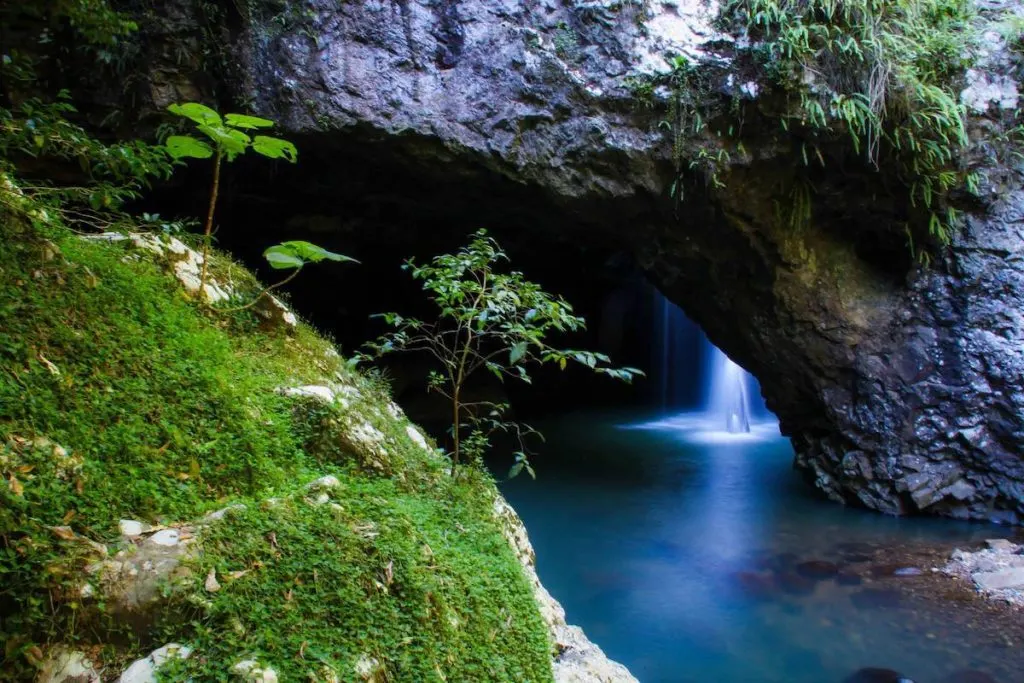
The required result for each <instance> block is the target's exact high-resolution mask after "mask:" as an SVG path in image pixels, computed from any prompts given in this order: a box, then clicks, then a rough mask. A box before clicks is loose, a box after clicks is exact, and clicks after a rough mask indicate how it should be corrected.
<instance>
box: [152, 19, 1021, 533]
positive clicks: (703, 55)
mask: <svg viewBox="0 0 1024 683" xmlns="http://www.w3.org/2000/svg"><path fill="white" fill-rule="evenodd" d="M308 4H309V6H310V7H311V8H312V10H311V11H310V12H309V13H308V14H304V15H303V16H301V17H292V18H290V19H289V20H288V21H278V22H276V23H275V22H272V21H269V20H268V17H267V16H265V14H266V13H264V15H261V16H256V15H255V14H254V15H253V16H249V17H241V18H237V17H236V18H235V24H237V26H235V31H234V38H233V40H234V43H233V45H232V48H231V51H232V54H233V55H235V56H236V57H238V59H239V60H240V63H241V70H240V71H241V73H242V75H243V79H242V81H243V85H241V86H240V87H239V90H241V92H240V93H239V94H240V95H241V96H243V97H244V98H245V99H246V100H247V101H249V102H251V103H253V106H254V108H255V110H256V111H257V112H259V113H262V114H265V115H268V116H271V117H274V118H276V119H277V120H278V121H280V122H281V123H282V124H283V125H284V127H285V128H286V129H288V130H289V131H290V132H291V133H292V134H293V135H298V136H300V139H301V140H302V141H303V143H304V144H303V154H304V155H305V156H304V160H303V164H302V165H301V166H302V167H306V168H313V169H316V171H315V173H316V175H317V177H316V179H315V181H314V180H313V179H310V182H309V183H306V184H305V185H304V186H303V187H301V188H296V187H291V188H290V189H289V190H288V193H289V197H282V199H283V200H284V199H289V198H290V199H293V200H294V199H295V198H297V197H302V196H305V197H307V198H310V199H311V200H312V198H313V197H314V196H315V197H316V201H317V202H318V203H319V204H320V205H321V206H322V205H323V202H324V196H325V192H326V193H328V196H337V198H338V201H339V203H341V204H345V205H346V206H347V209H346V213H348V214H350V215H351V213H352V211H353V207H364V208H365V206H366V202H367V201H368V200H367V197H369V196H375V197H377V198H378V199H379V200H380V202H381V203H383V204H387V205H390V206H402V207H404V209H403V210H404V211H406V212H407V215H411V214H415V213H416V212H422V211H429V212H433V213H435V214H438V215H441V216H443V217H444V219H445V220H447V221H450V222H452V223H455V224H460V225H464V226H476V225H479V224H481V223H483V224H487V221H488V220H491V219H493V220H496V221H502V220H503V221H505V222H506V223H512V224H515V225H521V226H522V230H523V231H524V232H527V231H532V232H534V233H536V234H538V235H545V236H549V237H550V236H556V237H557V238H558V239H562V240H576V241H578V242H592V243H597V242H600V243H603V244H611V245H615V246H618V247H624V248H627V249H629V250H630V251H631V252H632V253H633V254H635V256H636V258H637V260H638V262H639V263H640V264H641V265H642V266H643V267H644V268H645V269H646V270H647V271H648V273H649V274H650V276H651V277H652V279H653V280H655V282H657V283H658V284H659V286H660V287H661V289H662V290H663V291H664V292H665V293H666V295H668V296H669V297H670V298H671V299H673V300H674V301H675V302H676V303H678V304H679V305H681V306H682V307H683V308H684V309H685V311H686V312H687V314H688V315H690V316H691V317H692V318H693V319H695V320H696V321H697V322H698V323H700V324H701V325H702V326H703V327H704V328H705V330H706V331H707V332H708V334H709V336H710V337H711V339H712V341H714V342H715V344H717V345H718V346H720V347H721V348H723V349H724V350H725V351H726V352H727V353H728V354H729V355H730V356H731V357H733V358H734V359H735V360H736V361H737V362H739V363H740V364H741V365H743V366H744V367H745V368H747V369H748V370H749V371H751V372H752V373H753V374H754V375H755V376H756V377H757V378H758V380H759V381H760V383H761V386H762V389H763V391H764V394H765V397H766V399H767V402H768V405H769V407H770V408H771V409H772V410H773V411H775V412H776V414H777V415H778V416H779V418H780V421H781V425H782V429H783V431H784V433H786V434H788V435H789V436H790V437H791V438H792V440H793V444H794V446H795V449H796V452H797V457H796V462H797V464H798V465H799V466H800V467H801V468H803V469H804V470H805V471H806V472H807V473H808V474H809V476H810V477H811V478H812V479H813V481H814V482H815V484H816V485H817V486H818V487H819V488H821V489H822V490H823V491H824V492H825V493H827V494H828V495H829V497H831V498H833V499H835V500H837V501H841V502H847V503H858V504H862V505H865V506H867V507H870V508H874V509H877V510H881V511H884V512H887V513H892V514H905V513H912V512H915V511H918V510H923V511H926V512H929V513H936V514H945V515H951V516H955V517H963V518H974V519H995V520H1000V521H1007V522H1013V523H1016V522H1020V521H1021V518H1022V517H1021V516H1022V515H1024V462H1022V458H1021V448H1022V445H1024V357H1022V355H1024V338H1022V335H1024V319H1022V313H1021V311H1022V305H1024V265H1022V260H1021V254H1022V245H1024V241H1022V240H1024V236H1022V234H1021V229H1022V221H1024V189H1022V184H1021V178H1020V174H1019V173H1018V172H1017V171H1016V170H1015V169H1012V168H1010V167H1009V166H1007V165H1006V164H1005V163H1004V162H1003V161H1000V159H999V158H998V157H999V156H1000V155H999V154H998V153H997V150H996V147H995V146H994V145H993V144H991V141H992V140H993V139H994V137H995V136H996V134H998V133H999V132H1000V131H1001V130H1002V129H1003V126H1004V123H1003V122H1005V116H1004V114H1003V112H1002V109H1000V107H1009V108H1012V107H1015V106H1016V101H1017V93H1016V85H1015V76H1016V74H1014V73H1013V70H1014V68H1015V67H1014V66H1013V64H1012V63H1011V59H1010V56H1009V53H1008V51H1007V50H1006V49H1005V45H1002V43H1001V40H1002V39H1001V38H999V37H998V36H995V37H993V36H987V37H986V41H987V42H986V48H985V49H986V50H988V52H986V53H985V54H983V55H981V56H980V61H981V64H980V65H979V67H978V70H977V71H972V72H969V73H968V74H967V77H966V78H965V94H964V101H965V103H967V104H968V105H970V106H971V107H972V110H971V111H972V114H971V116H972V118H971V132H972V139H973V140H974V143H973V146H972V148H971V150H970V151H969V155H968V156H969V160H970V163H971V164H972V165H973V166H975V167H977V168H978V170H979V172H980V175H981V192H980V197H974V198H971V199H970V203H969V204H965V205H964V206H963V208H965V209H966V210H967V211H968V218H967V222H966V226H965V227H964V229H963V230H962V231H961V232H960V234H959V235H957V236H956V238H955V239H954V241H953V244H952V246H951V248H949V249H948V250H946V251H945V252H944V253H942V254H941V255H939V256H938V257H936V259H935V260H934V261H933V264H932V267H931V268H930V269H920V268H917V267H915V266H914V265H913V263H912V259H911V258H910V257H909V254H908V253H907V251H908V250H907V248H906V246H905V238H904V232H903V227H902V226H903V224H904V222H905V221H906V220H907V217H908V214H909V213H910V211H911V209H910V208H909V207H907V206H906V205H905V204H906V203H905V200H903V199H902V197H903V196H904V195H905V194H906V193H905V191H904V190H903V189H902V188H901V187H899V186H897V185H896V184H895V183H894V182H893V180H892V179H891V178H888V177H886V176H885V175H884V174H882V173H877V172H875V171H873V170H872V169H869V168H865V167H864V165H863V164H862V163H860V162H858V161H857V160H856V159H855V158H853V157H851V156H850V155H849V154H848V153H847V152H844V151H842V147H841V146H840V145H839V144H838V143H837V145H836V148H835V149H833V150H827V151H826V153H827V154H830V155H831V156H829V159H828V163H827V164H826V168H825V169H824V170H822V171H821V173H820V177H819V178H816V179H815V186H814V197H813V201H814V206H813V213H812V216H813V218H812V220H811V221H810V224H809V225H807V226H805V227H802V228H793V227H790V226H789V225H788V224H787V222H786V221H784V220H781V219H780V218H779V216H778V211H777V206H778V203H779V201H780V200H784V199H785V197H784V192H785V189H784V188H783V187H782V186H781V185H780V183H779V179H780V176H783V175H785V173H786V172H787V168H791V167H792V166H793V165H794V164H796V163H799V162H798V159H797V157H796V155H795V153H794V152H793V151H792V150H793V149H794V148H797V147H798V146H799V141H794V140H792V139H789V138H788V137H787V136H788V134H787V133H786V132H784V131H782V130H781V129H780V127H779V126H778V122H777V113H778V111H779V107H780V104H779V101H780V98H779V97H778V96H777V95H773V93H771V92H770V88H769V86H768V85H767V84H762V83H757V82H754V81H752V80H751V77H750V76H749V74H750V73H753V72H752V71H751V70H750V69H749V68H747V67H746V66H745V65H747V64H749V56H748V55H746V53H745V51H744V49H742V47H741V46H740V45H738V43H737V41H736V40H735V39H734V38H733V37H730V36H728V35H725V34H723V33H720V32H717V31H716V30H715V29H714V28H713V26H714V23H713V19H714V17H715V14H716V13H717V7H716V6H715V4H714V3H710V4H707V3H704V2H700V1H698V0H683V1H681V2H678V3H673V4H672V5H671V6H670V5H669V4H667V3H664V4H663V3H648V4H650V5H653V7H652V8H651V9H649V10H644V9H641V5H643V4H644V3H620V2H610V1H607V0H576V1H575V2H571V3H567V2H561V1H556V0H520V1H513V0H495V1H493V2H478V1H471V0H462V1H461V2H460V1H457V0H429V1H428V0H388V1H387V2H384V1H371V0H367V1H365V2H344V3H338V2H336V1H334V0H314V1H313V2H311V3H308ZM1011 4H1012V3H1011ZM1005 6H1009V5H1008V4H1007V3H1002V2H988V3H985V7H984V9H983V11H982V19H981V20H982V21H994V20H996V19H997V18H998V16H997V15H998V14H999V12H1001V11H1003V9H1004V7H1005ZM183 21H184V24H187V23H188V22H187V20H183ZM184 24H183V25H184ZM281 24H284V25H285V28H283V29H282V28H280V25H281ZM238 26H241V28H240V29H239V28H238ZM669 51H671V52H674V53H676V54H684V55H686V56H687V57H688V58H689V59H690V61H691V62H692V63H695V64H699V70H700V73H701V74H702V82H703V83H704V84H705V85H704V89H703V90H702V91H701V96H702V97H704V98H706V99H707V100H708V102H709V103H710V104H711V106H710V109H711V110H712V111H713V112H714V111H716V107H717V111H718V112H719V115H720V116H721V117H724V116H725V115H726V110H728V109H729V108H730V107H731V108H733V109H735V108H737V107H738V108H739V109H740V110H741V111H742V113H743V119H744V121H745V123H744V126H745V127H746V132H745V133H744V147H745V151H744V152H742V153H733V154H732V156H731V157H730V158H729V161H728V164H727V167H725V168H723V170H722V174H721V175H722V179H723V181H724V183H725V185H724V187H721V188H708V187H703V186H700V185H699V184H698V185H695V184H694V183H692V182H691V183H689V184H688V185H687V186H686V192H685V193H684V194H683V195H682V197H680V196H679V193H675V194H676V198H675V199H674V200H673V199H669V189H668V188H669V185H670V184H671V182H672V179H673V177H674V175H675V174H674V172H673V164H672V161H671V157H672V152H671V149H670V148H671V144H670V143H669V141H668V140H667V136H666V133H665V132H664V131H663V130H659V129H658V127H657V125H656V124H657V120H658V118H660V115H658V114H653V113H651V112H648V111H645V110H644V109H643V108H642V107H639V106H637V102H636V101H635V100H634V98H633V97H632V95H631V91H630V88H629V86H628V80H627V78H628V77H629V76H632V75H636V74H638V73H653V72H656V71H659V70H660V71H665V70H667V69H668V65H667V64H666V62H665V60H664V59H663V55H664V54H665V53H666V52H669ZM170 80H171V81H173V79H170ZM185 80H187V79H185ZM183 87H184V86H181V87H179V86H176V85H174V84H173V83H170V84H169V82H168V78H167V77H166V74H164V77H163V80H162V82H161V85H160V87H159V88H155V89H154V90H153V92H152V95H153V99H154V104H156V105H157V106H164V105H166V104H167V100H168V98H171V97H172V95H173V94H174V93H175V92H181V91H182V88H183ZM655 95H656V96H657V95H658V93H657V92H656V93H655ZM716 103H717V104H716ZM773 112H774V114H773ZM709 129H710V127H709ZM702 136H703V137H693V138H689V139H686V140H683V141H682V145H683V146H684V147H685V148H686V149H687V150H692V151H694V152H696V150H697V149H699V148H704V149H711V150H712V151H714V149H715V147H714V146H715V145H716V144H718V143H716V141H715V140H714V139H713V136H712V135H711V134H710V133H708V132H707V131H705V132H704V133H702ZM684 156H686V155H684ZM1003 158H1004V159H1005V157H1003ZM883 162H884V160H883ZM883 166H884V163H883ZM300 172H301V171H300ZM389 179H390V180H391V181H393V182H386V181H387V180H389ZM691 180H692V179H691ZM303 193H305V194H303ZM964 201H965V202H966V201H967V200H966V199H965V200H964ZM340 213H341V211H339V214H340ZM397 228H398V229H399V230H400V228H401V226H397Z"/></svg>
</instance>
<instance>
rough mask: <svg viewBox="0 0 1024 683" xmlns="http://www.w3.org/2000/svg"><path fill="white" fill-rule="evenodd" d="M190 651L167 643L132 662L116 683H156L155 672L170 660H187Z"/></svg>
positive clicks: (176, 644) (184, 647) (181, 646)
mask: <svg viewBox="0 0 1024 683" xmlns="http://www.w3.org/2000/svg"><path fill="white" fill-rule="evenodd" d="M191 654H192V649H191V648H189V647H186V646H185V645H179V644H178V643H168V644H166V645H164V646H163V647H160V648H157V649H156V650H153V651H152V652H151V653H149V655H147V656H145V657H143V658H142V659H137V660H135V661H134V662H132V664H131V666H129V667H128V668H127V669H125V670H124V672H123V673H122V674H121V677H120V678H118V679H117V680H118V683H156V681H157V670H158V669H159V668H160V667H161V666H163V665H164V664H165V663H166V662H168V661H170V660H172V659H188V658H189V656H190V655H191Z"/></svg>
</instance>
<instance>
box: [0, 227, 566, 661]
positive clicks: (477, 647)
mask: <svg viewBox="0 0 1024 683" xmlns="http://www.w3.org/2000/svg"><path fill="white" fill-rule="evenodd" d="M212 265H213V266H214V271H215V273H216V274H218V275H219V277H221V278H222V281H231V282H233V283H234V284H235V285H236V287H238V286H242V287H243V288H245V287H251V286H252V284H253V283H252V279H251V276H250V275H248V274H246V273H244V271H242V269H240V268H238V267H237V266H234V265H232V264H230V263H229V262H228V261H227V260H226V259H218V261H217V262H216V263H214V264H212ZM259 321H260V320H259V318H258V317H257V316H255V315H253V314H251V313H248V312H245V313H239V314H235V315H234V316H230V317H229V316H226V315H225V314H219V313H214V312H209V311H206V310H204V309H203V308H202V307H201V306H199V305H198V304H197V303H196V301H195V300H194V299H193V298H191V297H190V296H188V295H187V294H186V292H185V290H184V289H183V288H182V287H181V286H180V284H179V283H178V282H177V280H176V279H175V278H174V277H173V274H172V272H171V267H170V265H169V264H168V263H167V262H166V261H164V260H163V259H162V258H160V257H159V256H157V255H154V254H153V253H151V252H150V251H147V250H145V249H139V248H137V246H133V245H132V243H131V241H130V240H121V241H109V240H88V239H83V238H82V237H80V236H76V235H74V234H72V233H70V232H65V231H57V230H54V231H50V232H49V233H47V234H41V233H39V232H38V231H36V230H34V229H29V228H25V227H23V226H20V225H19V224H17V223H15V222H14V221H13V220H12V219H10V218H9V217H4V216H3V215H2V214H0V474H2V477H3V479H2V481H0V620H2V621H0V642H3V643H4V644H5V647H4V648H3V650H2V653H0V656H2V657H3V660H2V662H0V672H2V673H0V678H12V679H30V678H32V677H33V676H35V675H36V668H37V667H38V666H39V665H40V664H41V663H44V662H45V660H46V657H47V652H49V651H51V649H50V648H51V647H52V646H53V645H54V644H57V643H64V644H67V645H68V646H69V647H72V648H74V649H76V650H79V651H82V652H85V653H86V654H87V655H89V657H90V658H91V659H92V660H93V661H94V662H96V663H97V664H98V668H102V671H103V676H104V678H116V677H117V675H118V674H119V673H120V671H121V670H122V669H123V667H124V665H125V663H126V662H128V661H130V660H131V659H133V658H135V657H138V656H140V655H144V654H145V653H146V652H148V651H149V650H151V649H152V648H153V647H155V646H158V645H161V644H163V643H165V642H169V641H176V642H179V643H182V644H186V645H188V646H190V647H191V648H193V654H192V656H191V657H189V658H188V659H187V660H185V661H183V662H177V663H175V664H172V665H171V666H170V667H169V668H167V669H164V670H163V671H164V672H165V673H166V674H167V675H168V677H169V678H171V679H179V678H181V679H183V678H184V677H186V676H190V677H192V679H193V680H197V681H198V680H203V681H207V680H228V679H231V678H232V676H233V674H232V673H231V670H232V667H234V666H235V665H236V664H237V663H238V662H239V661H240V660H245V659H251V660H255V661H256V662H258V664H259V666H260V667H271V668H273V669H274V670H275V671H276V673H277V675H278V677H279V678H280V679H281V680H287V681H299V680H400V681H428V680H460V681H467V680H493V681H545V680H549V679H550V678H551V651H550V650H551V646H550V644H549V638H548V634H547V629H546V626H545V624H544V623H543V621H542V620H541V617H540V615H539V613H538V609H537V605H536V604H535V602H534V598H533V594H532V587H531V586H530V585H529V583H528V582H527V580H526V579H525V578H524V575H523V568H522V566H521V565H520V564H519V562H518V561H517V559H516V557H515V555H514V553H513V551H512V550H511V549H510V547H509V545H508V542H507V541H506V539H505V538H504V536H503V535H502V532H501V529H500V528H499V524H498V522H496V521H495V519H494V514H493V508H494V496H495V491H494V487H493V484H492V483H491V481H490V480H489V479H488V478H486V476H484V475H483V474H481V473H473V472H467V473H466V474H465V475H463V476H461V477H460V478H459V479H458V480H452V479H451V478H450V477H449V476H447V474H446V467H445V466H444V461H443V459H442V458H440V457H439V456H438V455H437V454H436V453H435V452H434V451H433V450H432V449H430V448H429V447H425V446H424V444H423V442H422V439H420V438H419V434H418V432H416V431H414V429H410V425H408V423H407V422H406V421H405V419H404V417H402V416H401V414H400V412H398V411H397V409H395V407H394V406H393V404H391V403H390V401H389V400H388V398H387V396H386V395H385V394H384V393H382V392H381V391H380V389H379V388H378V387H376V386H374V385H373V384H372V383H371V382H368V381H367V380H366V379H364V378H362V377H360V376H359V375H358V374H356V373H354V372H352V371H350V370H349V369H347V368H346V367H345V364H344V362H343V361H342V359H341V358H340V357H339V356H338V355H337V354H336V353H335V352H334V350H333V347H332V345H331V344H330V343H329V342H328V341H326V340H325V339H324V338H323V337H321V336H319V335H318V334H317V333H315V332H314V331H312V330H311V329H309V328H308V327H305V326H303V325H299V326H298V328H297V329H294V330H282V329H277V330H273V329H271V330H266V329H263V328H261V326H260V325H259V324H258V323H259ZM303 385H321V386H330V387H332V389H331V391H329V392H322V393H326V394H327V397H326V399H325V398H324V397H322V396H321V397H319V398H318V397H317V396H306V397H302V396H298V397H297V396H294V395H286V393H285V392H283V391H282V390H283V389H287V388H291V387H300V386H303ZM331 394H333V395H334V398H333V400H332V399H331ZM325 476H326V477H333V478H334V479H329V480H327V481H328V482H329V485H327V486H324V487H321V489H319V490H311V489H308V488H307V485H308V484H309V483H310V482H311V481H314V480H317V479H318V478H321V477H325ZM229 506H231V507H230V509H229V510H228V511H227V512H226V513H225V514H223V515H215V517H217V518H218V519H216V520H215V521H208V522H207V523H196V522H195V520H199V519H202V518H203V516H204V515H206V514H208V513H210V512H212V511H216V510H223V509H225V508H228V507H229ZM122 519H126V520H136V521H139V522H142V523H143V525H144V527H143V528H146V527H152V528H153V530H154V531H155V530H159V529H160V528H161V527H164V528H166V529H170V530H172V531H174V532H175V533H176V536H175V539H180V540H177V541H176V543H182V544H186V545H187V552H184V553H182V554H180V555H178V556H176V557H175V562H176V563H177V567H176V569H175V570H174V572H172V573H169V574H166V575H161V576H159V577H158V579H159V583H158V586H157V590H155V591H152V592H153V595H147V596H146V598H145V599H142V598H139V599H138V600H137V601H136V602H132V601H131V600H129V601H125V600H124V599H122V598H123V593H124V586H123V585H119V582H122V583H123V581H124V580H125V579H124V576H125V571H124V568H126V567H132V566H134V565H132V562H133V561H135V560H137V559H139V558H142V557H145V555H144V553H146V552H150V550H148V549H149V548H150V547H151V545H152V543H150V541H152V540H153V539H149V540H146V539H147V538H149V535H148V534H147V533H143V534H142V535H141V536H136V537H134V538H131V537H128V536H124V535H122V533H121V531H123V529H121V530H119V520H122ZM147 543H148V544H149V545H147ZM104 552H105V553H106V556H104ZM161 552H165V550H161ZM167 552H169V551H167ZM150 565H152V563H150ZM150 565H147V566H150ZM118 568H120V570H121V572H120V573H118ZM112 577H113V578H112ZM118 577H120V578H118ZM119 596H121V597H119ZM186 671H187V673H186Z"/></svg>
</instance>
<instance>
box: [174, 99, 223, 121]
mask: <svg viewBox="0 0 1024 683" xmlns="http://www.w3.org/2000/svg"><path fill="white" fill-rule="evenodd" d="M167 110H168V111H169V112H171V113H172V114H177V115H178V116H184V117H185V118H187V119H192V120H193V121H195V122H196V123H198V124H200V125H203V126H222V125H224V122H223V121H221V118H220V114H218V113H217V112H215V111H214V110H212V109H210V108H209V107H207V106H206V105H204V104H199V103H198V102H186V103H185V104H172V105H171V106H169V107H167Z"/></svg>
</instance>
